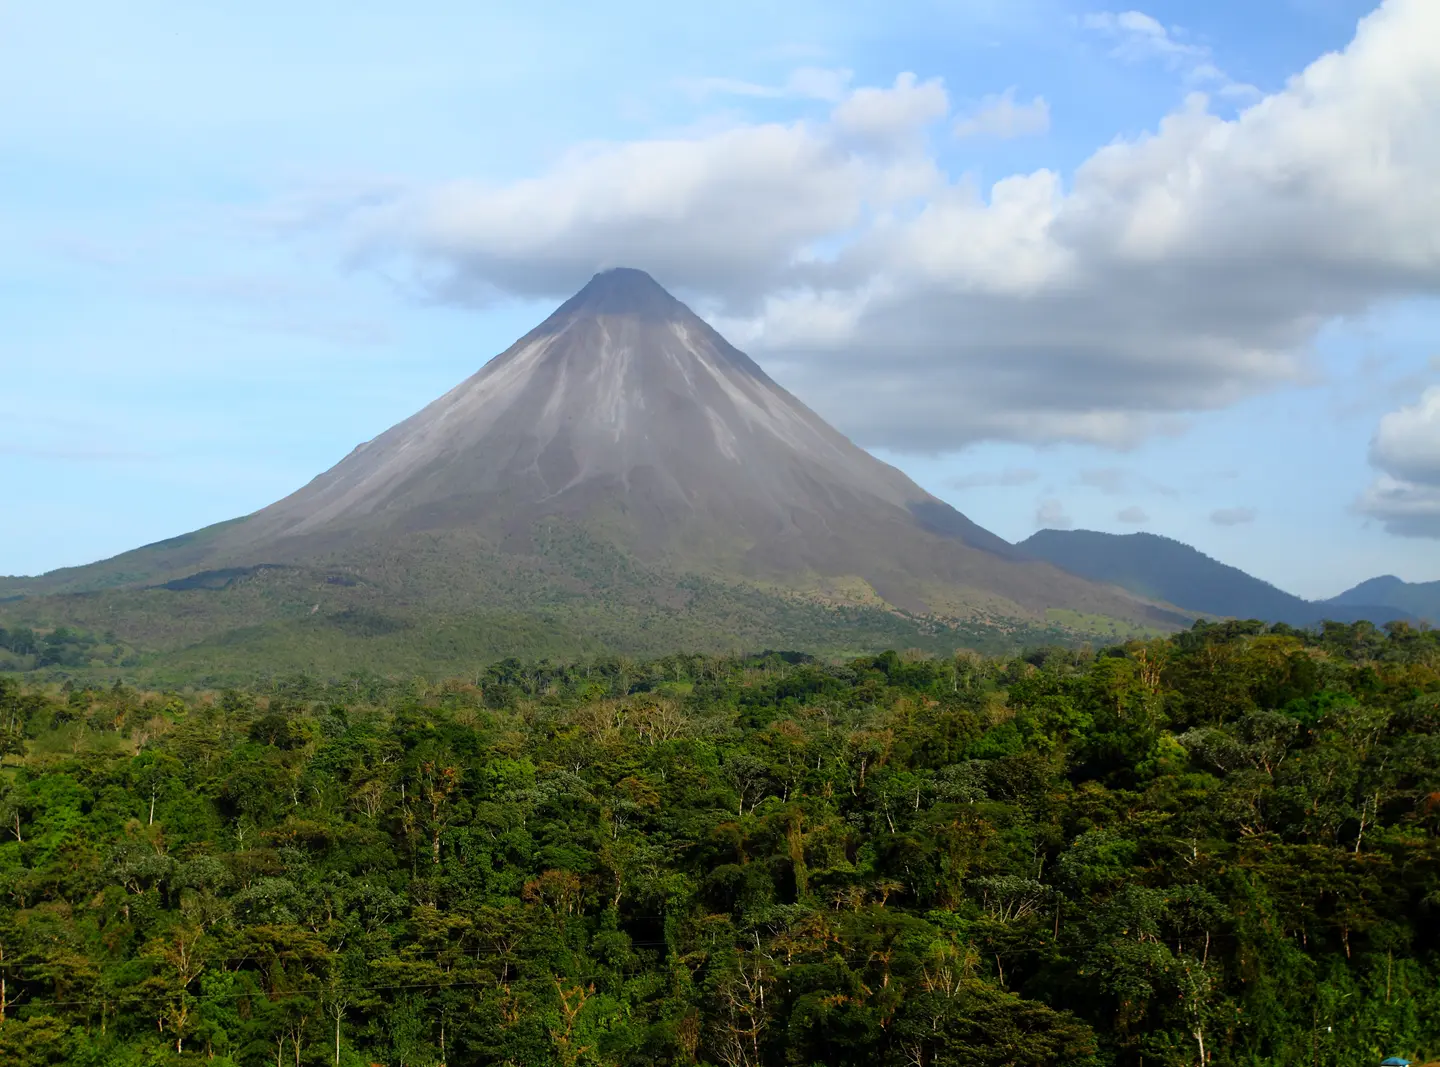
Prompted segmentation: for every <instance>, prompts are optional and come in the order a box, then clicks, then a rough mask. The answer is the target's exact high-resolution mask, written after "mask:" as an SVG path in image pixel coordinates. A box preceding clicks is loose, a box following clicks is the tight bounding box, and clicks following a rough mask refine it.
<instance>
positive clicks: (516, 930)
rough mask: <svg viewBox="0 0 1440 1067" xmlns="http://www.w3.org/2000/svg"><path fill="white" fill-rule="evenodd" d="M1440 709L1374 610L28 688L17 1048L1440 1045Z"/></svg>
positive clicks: (982, 1049) (1433, 691)
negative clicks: (221, 684) (950, 640)
mask: <svg viewBox="0 0 1440 1067" xmlns="http://www.w3.org/2000/svg"><path fill="white" fill-rule="evenodd" d="M12 651H13V650H12ZM15 654H18V655H26V656H34V655H38V654H40V652H39V650H27V651H25V652H17V653H15ZM1437 727H1440V634H1437V633H1436V632H1434V631H1425V630H1416V629H1412V628H1409V627H1406V626H1403V625H1395V626H1391V627H1389V628H1388V629H1386V630H1382V629H1377V628H1375V627H1374V626H1372V625H1370V624H1368V623H1362V624H1356V625H1345V626H1341V625H1330V626H1327V627H1325V628H1324V629H1323V630H1322V631H1320V632H1314V633H1312V632H1299V631H1292V630H1289V629H1287V628H1285V627H1276V628H1269V629H1267V628H1265V627H1263V626H1261V625H1260V624H1245V623H1224V624H1206V623H1202V624H1197V625H1196V627H1195V628H1194V629H1192V630H1189V631H1185V632H1183V633H1180V634H1178V635H1175V636H1173V637H1170V638H1165V639H1155V640H1150V641H1144V642H1139V641H1137V642H1132V643H1129V644H1126V645H1123V646H1118V647H1113V648H1106V649H1099V650H1079V651H1077V650H1074V649H1064V648H1046V649H1040V650H1036V651H1034V652H1031V653H1027V654H1024V655H1020V656H1015V657H1010V658H983V657H980V656H977V655H974V654H970V653H959V654H957V655H955V656H954V657H933V656H926V655H923V654H919V653H911V654H896V653H893V652H891V653H885V654H884V655H880V656H873V657H865V658H862V659H854V660H850V661H846V662H838V663H829V662H821V661H818V660H814V659H812V658H810V657H807V656H802V655H798V654H773V653H772V654H767V655H764V656H758V657H750V658H724V659H716V658H705V657H698V656H695V657H689V656H669V657H666V658H663V659H658V660H654V661H650V662H633V661H629V660H623V659H612V660H596V661H592V662H589V663H582V664H576V665H571V666H557V665H554V664H551V663H544V662H541V663H520V662H517V661H513V660H511V661H505V662H501V663H498V664H496V665H493V666H491V667H489V668H487V669H483V670H481V671H479V672H478V673H473V674H471V675H470V676H469V677H468V678H464V679H461V680H455V681H451V682H449V683H445V684H435V683H431V682H426V681H419V680H416V681H396V680H386V679H381V678H376V677H369V676H365V675H358V674H357V675H352V676H349V677H344V678H340V679H337V680H334V681H322V680H319V679H315V678H306V677H291V678H286V679H283V680H280V681H276V682H273V683H270V684H267V685H265V686H263V687H260V688H257V689H255V690H252V691H242V690H233V689H232V690H224V691H218V692H217V691H199V690H196V691H186V690H180V691H175V692H161V691H148V690H140V689H137V688H133V687H130V686H127V685H125V684H121V683H116V684H113V685H111V684H108V683H107V684H106V685H104V686H101V687H86V686H83V685H80V684H77V683H75V682H70V683H65V684H64V685H61V684H60V683H58V682H55V681H48V682H41V681H38V680H35V679H31V680H29V681H26V680H24V679H21V678H16V677H10V678H6V677H4V676H0V747H3V751H4V764H3V774H0V834H3V843H0V1063H3V1064H6V1065H11V1067H30V1065H39V1064H73V1065H85V1067H88V1065H95V1067H99V1065H106V1067H132V1065H133V1067H140V1065H161V1064H175V1065H178V1064H187V1063H190V1064H197V1065H198V1064H202V1063H204V1064H215V1065H226V1064H238V1065H245V1067H252V1065H254V1067H259V1065H262V1064H277V1065H284V1064H295V1065H300V1067H303V1065H307V1064H313V1065H318V1064H325V1063H339V1064H345V1065H371V1064H385V1065H389V1067H399V1065H405V1067H422V1065H434V1064H448V1065H462V1064H513V1065H523V1067H544V1065H564V1067H570V1065H580V1064H593V1065H601V1064H604V1065H622V1064H624V1065H638V1064H677V1065H678V1064H709V1065H724V1067H741V1065H744V1067H753V1065H761V1064H764V1065H775V1067H780V1065H800V1067H810V1065H821V1064H824V1065H841V1064H864V1065H866V1067H888V1065H895V1067H900V1065H913V1067H926V1065H941V1064H952V1065H967V1067H969V1065H995V1067H1000V1065H1014V1067H1022V1065H1023V1067H1030V1065H1034V1067H1041V1065H1046V1067H1051V1065H1078V1064H1095V1065H1101V1064H1105V1065H1110V1064H1113V1065H1117V1067H1118V1065H1126V1067H1130V1065H1134V1067H1140V1065H1142V1064H1143V1065H1146V1067H1161V1065H1177V1067H1178V1065H1182V1064H1200V1063H1208V1064H1216V1065H1222V1064H1234V1065H1256V1067H1258V1065H1262V1064H1276V1065H1279V1064H1285V1065H1291V1064H1311V1065H1316V1067H1321V1065H1323V1067H1332V1065H1333V1067H1341V1065H1344V1067H1350V1065H1355V1064H1376V1063H1378V1062H1379V1061H1380V1059H1381V1058H1382V1057H1384V1056H1386V1055H1391V1054H1399V1055H1403V1056H1405V1057H1406V1058H1408V1059H1411V1060H1414V1061H1416V1062H1419V1061H1421V1060H1422V1059H1423V1058H1424V1057H1425V1056H1427V1055H1430V1056H1434V1055H1436V1054H1440V736H1437Z"/></svg>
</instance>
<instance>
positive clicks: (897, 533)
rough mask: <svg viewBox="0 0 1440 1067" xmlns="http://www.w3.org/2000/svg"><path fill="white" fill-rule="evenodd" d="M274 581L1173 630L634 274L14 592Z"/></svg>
mask: <svg viewBox="0 0 1440 1067" xmlns="http://www.w3.org/2000/svg"><path fill="white" fill-rule="evenodd" d="M266 568H269V569H271V570H273V571H287V572H290V573H301V572H303V573H304V574H305V575H307V576H308V577H307V578H306V579H305V580H306V581H320V580H321V579H320V578H319V577H317V576H319V575H322V574H323V575H326V576H327V577H326V578H325V579H324V581H325V583H326V584H327V585H329V586H332V587H333V586H336V585H337V584H338V585H340V586H345V587H346V588H349V586H346V582H351V583H353V585H356V586H362V587H365V588H367V589H370V590H371V592H372V594H373V595H372V600H373V602H374V603H376V604H390V605H392V606H393V605H395V604H404V605H408V607H409V608H410V609H412V610H415V609H424V608H426V607H429V608H432V609H434V610H440V611H444V612H455V611H461V610H464V608H465V606H466V605H467V604H471V605H473V604H475V603H491V604H494V603H501V602H503V603H504V604H505V605H506V606H507V608H508V609H511V610H516V611H524V610H525V609H526V608H527V605H528V606H534V605H536V604H542V603H554V602H555V600H556V598H557V597H560V598H562V599H565V598H568V602H570V603H571V604H572V605H573V604H576V603H582V604H583V603H586V602H587V598H589V604H590V607H592V608H593V607H594V606H595V604H596V602H597V598H598V600H603V601H604V602H605V604H607V605H613V604H615V603H627V602H634V601H635V598H636V597H639V599H640V601H643V602H645V603H647V604H654V605H658V606H661V607H664V608H666V609H667V610H675V611H681V612H683V611H684V609H685V606H686V603H687V601H688V600H689V599H690V597H691V592H693V590H694V589H695V588H696V586H695V581H705V582H715V583H721V584H724V585H727V586H729V587H732V588H735V589H740V590H744V591H747V592H748V593H749V594H763V595H765V596H770V597H783V598H786V599H787V600H788V601H789V602H790V603H797V602H804V603H808V604H811V605H819V606H828V607H831V608H835V607H845V606H852V607H853V606H868V607H871V608H880V609H894V610H898V611H900V612H904V613H910V614H912V615H917V616H925V617H944V618H951V619H964V618H973V617H977V616H984V617H986V618H1005V619H1030V620H1044V619H1045V618H1046V615H1047V612H1052V613H1053V611H1054V610H1055V609H1063V610H1066V611H1069V612H1077V613H1081V614H1083V615H1086V616H1104V617H1109V618H1111V619H1119V620H1125V621H1127V622H1129V623H1143V624H1157V625H1165V624H1174V623H1176V622H1178V621H1180V619H1179V617H1178V616H1176V615H1174V614H1173V613H1171V612H1168V611H1167V610H1165V609H1164V608H1163V607H1161V606H1157V605H1155V604H1152V603H1149V602H1147V601H1145V600H1143V599H1141V598H1139V597H1136V596H1134V595H1132V594H1128V593H1125V592H1123V591H1122V590H1119V589H1118V588H1115V587H1113V586H1104V585H1099V584H1096V583H1092V582H1089V581H1086V580H1084V579H1082V578H1079V577H1076V576H1073V575H1070V574H1068V573H1066V572H1063V571H1060V570H1058V569H1056V568H1054V567H1053V566H1051V565H1049V564H1047V563H1044V562H1041V561H1039V560H1035V559H1032V558H1030V557H1028V556H1027V555H1025V554H1024V553H1022V552H1021V551H1019V550H1017V549H1016V548H1015V547H1014V546H1012V545H1010V544H1009V543H1007V542H1006V541H1004V540H1002V539H1001V538H999V537H997V536H995V535H994V534H992V533H989V532H988V531H986V530H984V529H983V528H981V527H980V526H978V525H976V524H975V523H973V522H971V521H970V520H969V519H967V518H966V517H965V516H964V515H962V514H960V513H959V512H958V511H956V510H955V509H954V508H952V507H951V506H950V505H948V504H946V503H945V502H943V501H941V500H939V499H938V498H936V497H934V496H932V495H930V494H929V493H927V492H925V491H924V490H923V489H921V488H920V487H919V486H918V485H916V484H915V483H914V482H913V481H911V480H910V479H909V478H907V477H906V476H905V475H904V474H903V473H901V472H900V471H899V470H897V469H896V468H894V467H892V466H889V465H888V464H886V463H883V462H881V461H880V460H878V459H876V458H875V457H873V456H871V455H870V454H869V453H867V452H865V451H864V450H863V449H861V448H859V447H857V446H856V445H855V444H853V443H852V442H851V441H850V440H848V439H847V438H846V437H845V436H844V435H843V434H841V433H840V432H838V431H837V430H835V429H834V428H832V427H831V426H830V425H828V424H827V423H826V422H825V421H824V420H823V419H821V418H820V417H819V416H818V415H816V414H815V413H814V412H812V411H811V410H810V409H809V408H807V407H806V406H805V405H804V404H802V403H801V402H800V401H799V400H798V399H796V398H795V397H794V396H792V395H791V394H790V393H789V392H787V391H786V390H785V389H783V388H781V387H780V386H779V385H778V384H776V383H775V382H774V381H773V380H772V379H771V378H770V377H769V376H768V375H766V374H765V372H764V371H763V370H762V369H761V368H760V367H759V366H758V365H757V364H756V363H755V362H754V361H753V360H751V359H750V358H749V357H748V356H746V355H745V354H744V353H743V352H741V351H739V350H738V349H736V348H735V347H734V346H732V345H731V344H729V343H728V342H727V341H726V340H725V339H724V338H723V337H722V336H721V335H720V334H719V333H718V332H716V331H715V330H714V329H713V328H712V327H711V326H710V325H709V324H707V323H706V322H705V321H704V320H703V319H701V318H700V317H699V316H698V315H696V314H695V313H694V312H693V311H691V310H690V309H689V308H688V307H686V306H685V304H683V303H681V302H680V301H679V300H677V299H676V298H675V297H673V296H672V295H671V294H670V293H669V292H667V291H666V290H665V289H664V288H663V287H661V286H660V285H659V284H658V283H657V282H656V281H655V280H654V279H652V278H651V277H650V276H649V275H648V274H646V273H644V272H643V271H639V270H634V269H628V268H621V269H615V270H608V271H605V272H603V273H600V274H597V275H596V276H595V277H594V278H593V279H591V281H590V282H589V283H588V284H587V285H586V286H585V287H584V288H583V289H581V290H580V292H578V293H577V294H575V296H573V297H571V298H570V299H569V300H567V301H566V302H565V303H564V304H562V305H561V306H560V307H559V308H558V309H557V310H556V311H555V312H554V313H553V314H552V315H550V317H549V318H547V319H546V320H545V321H544V322H542V323H541V324H540V325H539V326H537V327H536V328H535V329H533V330H531V331H530V332H529V333H528V334H526V335H525V336H524V337H522V338H520V340H518V341H517V342H516V343H515V344H514V345H512V346H511V347H510V348H509V349H507V350H506V351H505V352H503V353H501V354H500V355H499V356H497V357H495V358H494V359H492V360H490V361H489V362H488V363H486V364H485V365H484V366H483V367H482V368H481V369H480V370H479V371H478V372H477V373H476V374H474V375H473V376H472V377H470V378H469V379H467V380H466V381H464V382H462V383H461V384H460V385H458V386H456V387H455V388H454V389H452V390H451V391H450V392H449V393H447V394H445V395H444V396H442V397H440V398H439V399H438V400H436V401H434V402H433V403H431V404H430V405H429V406H428V407H426V408H424V409H423V410H421V411H420V412H418V413H417V414H415V415H413V416H412V417H410V418H409V419H406V420H405V421H404V422H401V423H399V424H398V425H396V426H394V427H392V428H391V429H389V430H387V431H386V432H384V433H382V434H381V435H379V436H378V437H376V438H374V439H373V440H370V441H367V442H365V443H363V444H361V445H360V446H359V447H357V448H356V449H354V451H352V452H351V453H350V454H349V455H348V456H346V457H345V458H344V459H343V460H341V461H340V462H339V463H338V464H336V465H335V466H334V467H333V468H331V469H330V470H328V471H326V472H325V473H324V474H322V475H320V476H319V477H318V478H316V479H315V480H314V481H312V482H311V483H309V484H308V485H306V486H304V487H303V488H301V489H300V490H298V491H297V492H295V493H293V494H291V495H290V496H288V497H286V498H284V499H283V500H280V501H278V502H277V503H275V504H272V505H271V506H269V507H267V508H264V509H262V510H261V511H258V512H256V513H254V514H253V515H250V516H248V517H245V518H243V519H238V520H234V521H231V522H229V523H223V524H220V525H219V526H215V527H210V528H208V529H206V530H203V531H198V532H197V533H195V534H190V535H185V536H183V537H180V538H175V539H173V540H171V541H167V542H160V543H158V544H156V545H151V546H147V547H145V548H143V549H139V550H136V551H135V552H131V553H126V554H125V555H123V556H120V557H116V558H115V559H114V560H110V561H106V562H105V563H101V564H95V565H92V566H90V567H86V568H77V569H72V570H69V571H60V572H54V573H53V574H51V575H47V576H45V577H43V578H41V579H33V580H29V581H27V582H25V583H23V584H22V585H21V586H20V587H18V588H19V590H20V591H21V592H23V593H25V594H27V596H26V599H27V600H35V599H37V594H40V595H42V598H43V599H49V598H48V597H43V594H45V593H56V592H66V591H68V592H80V591H84V590H95V589H100V588H109V589H112V590H113V589H115V588H116V587H122V588H124V587H128V588H131V589H152V590H153V589H158V588H164V589H168V590H169V591H171V592H177V591H191V590H198V589H209V590H210V591H212V592H213V591H215V590H216V589H218V588H229V587H230V586H231V585H232V584H234V583H237V582H239V583H243V582H245V581H254V580H256V576H257V575H259V574H260V573H261V571H262V570H264V569H266ZM347 575H348V578H346V577H344V576H347ZM272 577H273V575H272ZM297 580H298V579H297ZM527 582H528V583H530V585H529V586H528V587H527ZM667 589H669V590H670V592H667ZM686 590H690V591H691V592H686ZM297 595H298V594H297ZM354 595H358V594H354ZM280 599H283V597H281V598H280ZM320 607H321V605H320V603H319V602H318V601H317V603H316V605H315V607H314V609H313V610H316V611H318V610H319V609H320ZM261 614H263V612H261ZM252 621H255V620H252ZM732 622H733V623H735V624H736V625H739V624H740V623H742V622H743V620H732ZM621 628H622V629H623V627H621ZM775 636H776V638H777V639H783V637H784V636H785V635H784V634H783V633H779V634H776V635H775ZM792 647H793V646H792Z"/></svg>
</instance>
